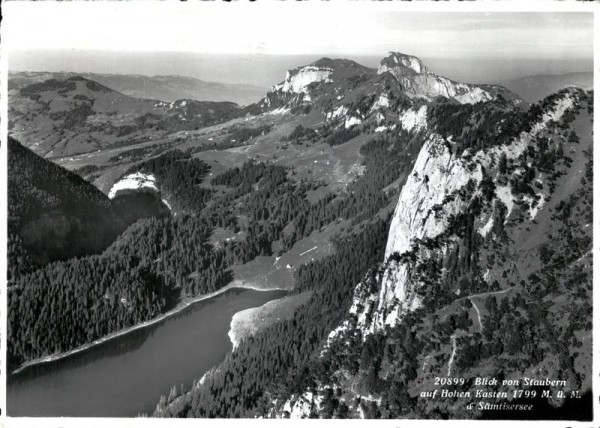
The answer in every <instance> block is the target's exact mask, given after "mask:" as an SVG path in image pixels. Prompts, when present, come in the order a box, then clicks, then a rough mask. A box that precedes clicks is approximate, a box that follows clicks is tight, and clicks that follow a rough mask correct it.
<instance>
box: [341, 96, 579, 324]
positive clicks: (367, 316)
mask: <svg viewBox="0 0 600 428" xmlns="http://www.w3.org/2000/svg"><path fill="white" fill-rule="evenodd" d="M573 104H574V95H573V94H571V93H565V94H563V95H562V97H561V98H559V99H558V100H557V101H556V103H555V104H554V105H553V106H552V107H551V108H550V109H548V111H546V112H545V113H544V114H543V115H542V117H541V120H540V121H539V122H537V123H535V124H533V126H532V127H531V130H530V131H529V132H527V133H526V132H523V133H522V134H521V135H520V136H519V137H518V138H516V139H515V140H514V141H512V142H511V143H510V144H507V145H502V146H495V147H493V148H490V149H487V150H480V151H478V152H477V153H476V154H475V155H474V156H473V157H465V156H464V154H463V153H456V152H455V151H453V150H452V144H450V143H451V142H448V141H446V140H444V139H443V138H441V137H440V136H439V135H437V134H432V135H431V136H430V137H429V138H428V139H427V141H426V142H425V144H424V145H423V147H422V149H421V151H420V153H419V156H418V157H417V160H416V162H415V165H414V167H413V170H412V172H411V174H410V175H409V177H408V179H407V180H406V183H405V185H404V187H403V188H402V191H401V193H400V198H399V200H398V204H397V206H396V210H395V212H394V216H393V219H392V223H391V226H390V232H389V235H388V242H387V246H386V252H385V261H384V269H383V273H382V274H381V275H380V276H379V277H377V278H376V279H377V281H378V282H379V287H378V291H377V292H376V293H372V292H371V291H370V290H372V289H373V287H371V286H370V285H368V284H363V283H361V284H359V285H358V286H357V288H356V290H355V297H354V303H353V305H352V308H351V310H350V313H351V314H353V315H356V317H357V320H358V325H357V326H358V327H359V328H360V329H361V330H363V333H365V334H366V333H369V332H374V331H376V330H379V329H382V328H383V327H384V326H385V325H395V324H396V323H397V322H398V321H399V320H400V319H401V318H402V315H403V314H404V313H406V311H410V310H414V309H416V308H418V307H419V306H420V301H419V294H418V291H419V288H420V280H419V277H418V276H413V270H414V266H415V263H416V262H415V261H416V260H420V259H421V260H422V259H425V258H428V257H432V256H437V255H439V256H443V255H444V252H446V251H448V250H449V249H450V247H451V246H452V242H451V241H450V243H448V244H446V247H442V249H441V250H439V249H438V250H435V249H429V248H427V246H425V245H419V242H423V241H425V240H427V239H435V238H437V237H439V236H441V235H442V234H447V232H448V228H449V224H450V221H451V219H452V218H455V217H456V216H457V215H459V214H460V213H461V212H463V211H464V210H465V209H466V207H468V206H469V204H470V198H469V197H466V198H465V197H464V194H465V192H464V189H465V188H466V187H467V186H468V185H469V183H470V182H471V183H472V185H471V187H472V188H477V186H478V185H479V183H480V182H481V180H482V178H483V171H484V170H486V171H488V172H489V171H490V170H491V169H492V168H493V166H494V165H495V162H496V160H497V159H499V158H500V156H502V155H505V156H506V157H507V159H516V158H517V157H519V156H520V155H521V153H523V151H524V150H526V148H527V146H528V144H529V143H530V142H531V141H532V140H533V139H534V138H535V137H536V136H537V135H538V133H539V132H541V131H542V130H544V129H545V128H546V127H547V126H548V124H549V123H550V122H553V121H557V120H559V119H560V118H561V117H562V116H563V114H564V113H565V112H566V111H567V110H568V109H570V108H571V107H572V106H573ZM495 193H496V194H495V197H496V198H497V199H499V200H501V201H503V203H504V205H505V206H507V207H508V210H507V213H506V217H508V216H509V215H510V211H511V209H512V205H513V196H512V194H511V190H510V187H503V186H498V187H497V188H496V190H495ZM476 194H477V191H475V192H474V193H473V195H476ZM534 214H535V213H534ZM533 216H534V215H533ZM481 217H482V218H481V219H480V221H479V223H481V224H482V225H484V224H485V225H486V226H482V227H481V229H480V231H481V232H480V233H482V234H484V233H487V230H489V228H490V227H491V225H488V224H489V221H490V220H489V218H491V216H490V213H487V214H486V213H482V214H481ZM450 232H451V231H450ZM436 251H437V252H441V254H435V252H436Z"/></svg>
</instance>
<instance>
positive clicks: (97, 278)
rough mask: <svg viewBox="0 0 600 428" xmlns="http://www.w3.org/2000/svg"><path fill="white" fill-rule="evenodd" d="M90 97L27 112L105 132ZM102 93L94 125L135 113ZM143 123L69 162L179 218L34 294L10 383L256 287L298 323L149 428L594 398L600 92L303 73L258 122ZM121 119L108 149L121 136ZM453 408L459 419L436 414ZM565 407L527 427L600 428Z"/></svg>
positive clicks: (73, 262)
mask: <svg viewBox="0 0 600 428" xmlns="http://www.w3.org/2000/svg"><path fill="white" fill-rule="evenodd" d="M88 82H90V81H87V80H85V79H83V78H76V79H75V80H74V81H73V80H69V79H68V80H64V81H59V80H56V81H45V82H42V83H39V84H34V85H32V86H33V87H31V86H25V87H22V88H21V89H18V90H17V89H13V90H12V91H11V92H12V93H13V95H15V96H16V97H17V98H19V97H21V98H19V99H20V100H21V101H19V102H23V100H22V98H23V97H24V95H28V94H30V93H31V94H33V96H34V97H33V98H34V99H35V98H37V96H36V95H40V98H39V99H42V100H43V101H42V103H44V102H50V105H53V106H55V107H54V108H58V104H56V103H57V102H58V101H59V100H62V101H61V102H62V103H63V104H65V105H67V106H68V108H69V109H73V108H78V109H86V107H81V106H80V104H81V103H83V102H84V101H85V100H84V99H82V98H81V95H85V96H86V97H87V96H89V97H92V95H93V94H91V93H90V94H88V95H86V94H84V93H83V92H85V91H87V90H88V89H89V86H92V87H94V88H98V87H97V86H96V85H99V84H97V83H88ZM36 85H37V86H36ZM40 85H41V86H40ZM86 88H87V89H86ZM101 88H102V87H101ZM16 91H18V94H17V93H16ZM22 91H24V93H23V94H21V92H22ZM103 91H104V92H103ZM98 92H102V94H104V95H98V100H100V101H95V100H94V102H93V103H87V104H86V105H88V107H87V108H90V109H91V108H92V107H93V108H96V103H98V105H99V106H102V105H103V102H108V103H110V102H111V101H114V103H115V105H119V106H121V105H122V106H125V103H129V102H130V98H128V97H126V96H125V95H122V94H119V93H117V92H114V91H112V90H99V91H98ZM59 93H60V94H62V95H64V96H62V95H60V94H59ZM78 95H79V96H78ZM75 96H78V98H77V99H76V98H75ZM34 99H31V100H30V101H31V102H33V103H34V104H31V105H30V106H29V107H27V108H38V107H36V106H38V104H39V103H38V102H37V101H35V100H34ZM39 99H38V101H39ZM46 100H47V101H46ZM102 100H104V101H102ZM131 100H134V101H131V103H132V104H128V107H123V109H122V111H123V112H125V111H129V112H131V111H132V110H134V111H136V113H135V114H133V115H132V116H131V117H134V118H135V117H139V116H140V115H141V117H144V118H145V119H144V120H143V123H142V122H140V124H141V125H142V126H140V127H139V129H136V131H134V133H135V132H139V134H133V135H140V136H142V135H144V138H140V139H139V140H136V141H130V143H131V144H130V145H127V146H119V144H116V145H115V144H113V145H107V146H102V147H100V148H98V149H97V150H93V151H89V152H85V153H81V154H77V155H75V154H73V155H69V154H66V153H67V152H68V150H67V151H64V150H63V149H59V146H57V145H54V146H53V148H54V150H63V152H62V153H63V154H64V155H63V156H61V157H56V158H54V161H55V162H56V163H58V164H60V165H62V166H64V167H66V168H68V169H71V170H73V171H76V172H77V173H78V174H80V175H81V176H85V177H86V179H87V180H89V181H90V182H92V183H93V184H94V185H95V186H96V187H97V188H98V189H100V190H101V191H102V192H103V193H104V194H106V195H107V196H108V198H103V199H102V200H103V201H110V203H111V204H115V205H116V204H117V202H118V201H119V200H121V198H135V197H139V198H142V197H145V196H152V197H155V198H156V197H159V198H160V200H161V201H162V203H164V206H166V207H168V209H169V213H170V215H168V216H164V217H161V218H146V219H142V220H139V221H137V222H136V223H134V224H132V225H131V226H129V227H128V228H127V229H126V231H125V232H123V233H122V234H121V235H120V236H119V238H118V239H116V240H115V241H114V242H112V244H110V245H109V246H108V247H107V248H105V249H104V250H103V251H102V252H100V253H99V254H95V255H88V256H85V257H81V258H79V259H67V260H62V261H60V262H57V263H52V264H49V265H46V266H41V267H40V268H39V269H36V270H29V271H23V273H19V274H18V275H15V278H14V282H13V286H12V288H11V289H9V293H8V305H9V306H8V307H9V318H8V323H9V334H8V356H9V360H10V363H11V367H16V366H18V365H20V364H23V363H24V362H28V361H35V360H36V359H39V358H43V357H46V356H49V355H56V354H57V353H61V352H65V351H69V350H72V349H74V348H77V347H78V346H81V345H84V344H86V343H89V342H90V341H94V340H97V339H99V338H102V337H104V336H106V335H107V334H110V333H113V332H115V331H118V330H120V329H123V328H127V327H130V326H133V325H135V324H137V323H140V322H144V321H147V320H151V319H153V318H156V317H157V316H159V315H160V314H163V313H165V312H167V311H169V310H171V309H174V308H177V307H180V306H181V305H183V304H185V302H186V301H189V300H190V299H193V298H196V297H198V296H203V295H206V294H209V293H213V292H215V291H217V290H220V289H222V288H223V287H225V286H226V285H228V284H230V285H232V286H233V285H236V284H252V285H253V286H256V287H259V288H261V289H269V288H275V287H277V288H286V289H288V290H290V296H289V298H290V300H292V299H294V298H295V297H297V296H299V295H302V296H303V297H302V301H301V302H299V303H298V305H297V306H294V307H295V309H294V312H293V314H289V317H286V318H282V319H270V320H267V321H268V322H265V325H264V326H263V328H260V329H254V330H253V331H251V332H249V333H247V334H245V336H244V337H242V338H239V339H236V347H235V350H234V351H233V352H231V353H229V354H228V355H227V356H226V358H225V359H224V361H222V363H220V364H219V365H217V366H216V367H214V368H213V369H211V370H210V371H209V372H207V373H205V374H204V376H203V377H202V379H201V380H200V381H193V380H192V379H189V382H190V383H188V384H187V385H183V386H181V387H180V385H177V386H176V387H175V388H174V389H173V390H172V391H171V392H170V393H169V391H165V395H164V396H163V397H162V398H161V399H160V401H158V400H157V402H158V403H157V407H156V410H155V412H154V414H153V415H154V416H161V417H271V418H288V417H291V418H308V417H320V418H349V417H352V418H440V419H442V418H467V419H471V418H490V417H492V416H497V415H496V414H495V413H493V412H490V411H489V410H480V409H477V410H474V411H467V410H466V409H467V405H468V404H469V403H471V402H472V401H473V400H472V399H473V398H475V397H473V396H468V395H467V394H466V392H467V391H473V394H475V392H474V391H475V390H476V389H479V390H482V391H485V392H486V393H488V392H489V393H490V394H492V395H494V394H496V395H495V397H496V398H498V397H500V398H502V395H501V394H500V395H498V394H499V393H503V392H507V391H509V388H507V387H506V386H502V385H500V386H498V387H497V388H495V389H494V388H489V387H486V388H476V385H474V384H473V379H475V378H476V377H489V378H492V377H493V378H497V379H511V380H514V379H517V380H518V381H519V382H521V380H522V379H525V378H527V379H533V380H535V381H538V382H542V381H543V379H545V378H549V379H560V380H562V381H564V388H563V389H562V390H563V391H564V392H565V393H571V392H574V391H578V392H581V394H582V396H583V395H584V394H587V395H585V397H588V398H589V396H590V391H591V377H590V373H591V317H590V313H591V293H592V289H591V273H592V260H591V245H592V240H591V238H592V225H591V213H592V210H591V197H592V187H591V183H592V137H591V130H592V119H593V107H592V105H593V93H592V92H590V91H588V92H586V91H583V90H581V89H575V88H569V89H566V90H562V91H560V92H558V93H555V94H552V95H550V96H548V97H546V98H544V99H543V100H541V101H540V102H538V103H534V104H531V105H528V104H527V103H524V102H523V100H522V99H521V97H519V95H517V94H515V93H513V92H511V91H510V90H509V89H507V88H506V87H503V86H499V85H492V84H489V85H488V84H479V85H477V84H469V83H462V82H456V81H452V80H450V79H447V78H445V77H443V76H439V75H437V74H435V73H434V72H433V71H432V70H430V69H429V68H428V67H427V65H426V64H424V63H423V62H422V61H421V60H420V59H419V58H416V57H414V56H411V55H406V54H402V53H398V52H391V53H390V54H388V55H387V56H386V57H385V58H383V59H382V60H381V62H380V65H379V67H378V68H377V69H375V68H369V67H365V66H362V65H361V64H358V63H356V62H355V61H350V60H345V59H331V58H322V59H320V60H318V61H315V62H313V63H311V64H307V65H305V66H301V67H297V68H295V69H292V70H289V71H288V72H287V73H286V76H285V78H284V79H283V81H281V82H280V83H279V84H277V85H274V86H273V87H272V88H271V89H269V90H268V91H267V93H266V94H265V95H264V97H263V98H262V99H260V100H259V101H258V102H257V103H255V104H252V105H250V106H247V107H245V108H240V107H238V106H236V105H233V104H231V103H218V104H209V103H197V102H193V101H191V100H187V99H186V100H178V101H174V102H171V103H165V102H160V101H152V103H153V104H152V106H151V108H152V109H154V110H151V112H150V113H148V111H146V110H143V108H146V107H143V108H142V107H141V106H147V104H145V103H149V102H150V101H148V100H135V99H131ZM75 101H77V103H76V102H75ZM19 102H17V103H16V105H17V107H18V106H19ZM78 103H79V104H78ZM84 104H85V103H84ZM148 106H149V104H148ZM11 108H12V107H11ZM136 108H140V109H141V110H139V111H138V110H135V109H136ZM149 108H150V107H149ZM69 111H71V110H69ZM86 111H89V110H86ZM24 114H27V113H24ZM38 114H40V115H46V116H48V115H47V114H46V113H43V112H40V113H38ZM103 114H104V113H102V110H101V109H100V108H99V109H98V111H96V110H94V113H93V114H90V115H89V116H86V119H85V121H80V122H77V124H76V125H74V126H73V127H72V129H71V131H72V134H69V135H75V133H76V132H75V131H77V132H78V133H81V135H85V133H87V132H89V129H88V128H87V127H88V125H89V123H90V120H92V119H90V118H95V116H100V117H102V115H103ZM127 114H130V113H127ZM123 115H125V113H123ZM46 116H44V117H46ZM16 117H17V119H16V120H19V121H21V123H24V122H23V120H24V119H23V118H22V117H21V116H18V115H17V116H16ZM128 117H129V116H128ZM117 119H118V120H122V119H121V116H120V115H114V116H112V117H109V115H107V119H106V122H105V124H104V125H102V126H103V129H107V127H109V125H110V126H125V125H120V124H118V125H115V123H120V122H118V121H117ZM184 119H185V120H184ZM12 120H13V118H12V117H11V121H12ZM27 120H28V121H30V123H32V121H35V120H36V118H35V117H28V119H27ZM61 120H63V121H64V118H63V119H56V120H55V122H56V123H55V125H56V127H57V129H58V127H61V126H64V122H61ZM132 120H134V121H135V120H138V119H132ZM140 120H141V119H140ZM189 123H195V124H196V125H198V126H197V129H196V126H195V125H194V126H188V124H189ZM36 127H37V128H35V127H34V128H35V129H41V128H40V127H39V126H38V125H36ZM55 131H56V129H55V130H54V131H52V130H50V131H48V132H49V137H48V140H47V141H50V140H51V138H53V137H52V136H53V135H55V134H56V132H55ZM35 132H39V131H35ZM78 135H79V134H78ZM154 137H156V138H154ZM73 138H79V137H75V136H74V137H73ZM34 144H35V143H34ZM70 144H71V143H70V142H68V143H67V144H66V147H69V145H70ZM51 156H52V155H51ZM82 278H83V280H82ZM307 295H309V296H310V297H308V298H306V296H307ZM178 305H179V306H178ZM90 308H92V309H93V311H92V312H93V316H90ZM267 312H268V311H267V310H265V312H264V317H265V318H268V317H269V314H268V313H267ZM54 314H61V315H60V316H55V315H54ZM262 316H263V315H261V317H262ZM51 338H54V339H51ZM532 344H535V346H534V345H532ZM201 375H202V374H201V373H198V376H199V377H200V376H201ZM436 378H442V379H448V378H451V379H453V378H463V379H465V381H464V382H462V383H461V382H457V384H453V385H448V386H447V387H446V386H445V385H444V387H440V386H436V384H435V382H436ZM452 382H453V381H452ZM534 384H535V383H534ZM434 389H440V390H441V389H446V390H447V391H446V392H447V394H449V395H450V397H446V398H445V399H443V400H429V399H427V394H428V393H431V391H432V390H434ZM528 391H531V389H528ZM536 393H537V390H536ZM556 393H557V391H556V388H554V389H553V394H554V395H552V397H550V398H548V397H543V398H538V400H537V401H536V405H538V407H537V413H536V412H532V413H531V414H529V415H528V416H529V417H531V418H532V419H540V418H543V416H544V412H546V413H547V414H550V413H551V412H552V409H555V408H556V407H558V406H561V405H565V406H570V407H571V408H573V409H575V410H574V411H573V412H574V413H573V414H571V413H569V414H567V413H565V414H564V415H565V416H563V417H564V418H567V419H568V418H571V417H572V418H576V419H583V420H587V419H589V416H590V411H591V407H590V405H589V400H588V398H586V399H585V400H581V401H580V402H577V400H559V398H558V397H557V395H556ZM157 398H158V397H157ZM493 402H495V403H498V402H503V403H504V404H511V403H512V404H515V403H516V401H514V400H513V401H510V398H509V397H508V396H507V397H506V400H504V401H502V400H495V401H493ZM504 415H505V416H506V417H508V418H511V417H514V416H515V413H511V412H506V413H504ZM518 416H519V417H520V416H521V415H518Z"/></svg>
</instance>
